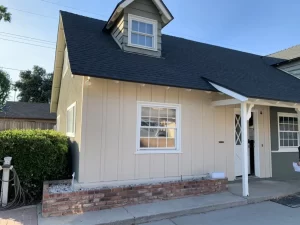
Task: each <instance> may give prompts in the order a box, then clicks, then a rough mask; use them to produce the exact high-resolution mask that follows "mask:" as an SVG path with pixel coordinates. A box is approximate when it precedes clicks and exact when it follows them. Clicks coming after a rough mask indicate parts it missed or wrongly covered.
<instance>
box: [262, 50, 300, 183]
mask: <svg viewBox="0 0 300 225" xmlns="http://www.w3.org/2000/svg"><path fill="white" fill-rule="evenodd" d="M268 57H271V58H272V60H274V62H272V65H273V66H274V67H276V68H278V69H280V70H282V71H284V72H286V73H288V74H290V75H292V76H295V77H297V78H300V45H296V46H293V47H291V48H288V49H285V50H282V51H279V52H275V53H273V54H270V55H268ZM285 116H287V117H285ZM290 117H293V118H296V117H297V112H296V111H295V109H291V108H284V107H270V120H271V122H270V124H271V127H270V130H271V150H272V171H273V177H278V178H285V179H289V178H296V177H297V178H299V176H297V175H298V174H297V173H295V172H294V171H293V170H292V169H291V168H289V167H290V164H291V161H293V160H295V159H296V158H297V157H299V155H298V151H297V149H295V148H281V147H280V146H281V144H284V145H285V146H286V147H287V140H280V141H281V142H286V144H285V143H280V142H279V136H278V132H280V135H282V136H283V138H284V136H285V137H288V135H290V136H291V135H292V134H291V133H290V132H282V131H280V129H281V128H280V124H279V123H280V122H278V120H279V121H280V120H282V119H283V118H285V120H287V118H290ZM278 124H279V126H278ZM281 126H282V125H281ZM296 128H297V129H296V130H295V131H294V135H295V137H297V140H298V138H299V137H298V136H296V134H295V132H297V131H298V127H296ZM289 138H290V137H289ZM289 140H290V139H289ZM295 145H296V143H295ZM297 145H299V144H298V143H297Z"/></svg>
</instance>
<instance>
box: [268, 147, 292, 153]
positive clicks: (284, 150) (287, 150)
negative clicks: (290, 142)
mask: <svg viewBox="0 0 300 225" xmlns="http://www.w3.org/2000/svg"><path fill="white" fill-rule="evenodd" d="M283 152H298V148H280V149H278V151H272V153H283Z"/></svg>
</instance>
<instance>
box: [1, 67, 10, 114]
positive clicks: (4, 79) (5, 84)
mask: <svg viewBox="0 0 300 225" xmlns="http://www.w3.org/2000/svg"><path fill="white" fill-rule="evenodd" d="M10 87H11V81H10V77H9V75H8V73H6V72H5V71H3V70H0V111H1V109H2V107H3V106H4V104H5V102H6V100H7V98H8V96H9V92H10Z"/></svg>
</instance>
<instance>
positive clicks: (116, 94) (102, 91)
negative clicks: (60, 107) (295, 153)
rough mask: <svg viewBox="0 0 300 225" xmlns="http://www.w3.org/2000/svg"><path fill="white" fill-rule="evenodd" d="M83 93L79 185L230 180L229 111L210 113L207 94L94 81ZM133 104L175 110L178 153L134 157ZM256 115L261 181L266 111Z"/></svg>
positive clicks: (231, 143)
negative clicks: (218, 176)
mask: <svg viewBox="0 0 300 225" xmlns="http://www.w3.org/2000/svg"><path fill="white" fill-rule="evenodd" d="M86 88H87V89H88V91H87V94H88V97H87V99H88V100H87V101H88V102H87V107H86V108H85V109H84V110H86V112H85V113H86V116H87V118H88V121H89V122H88V124H87V126H86V130H85V132H86V134H85V136H86V143H87V144H86V145H85V148H84V149H82V151H84V152H85V157H84V165H85V169H84V171H85V174H84V181H85V182H109V181H111V182H113V181H124V180H139V179H155V178H168V177H180V176H200V175H205V174H206V173H211V172H214V171H219V172H226V175H227V176H228V178H229V179H230V180H233V179H234V178H235V176H234V108H235V106H234V107H233V106H231V107H212V106H211V100H212V95H213V94H207V93H205V92H204V91H196V90H192V91H187V90H185V89H180V88H172V87H171V88H169V89H168V88H166V87H162V86H155V85H141V84H137V83H130V82H119V83H116V82H114V81H111V80H105V79H95V80H93V84H92V85H91V86H86ZM137 101H146V102H160V103H175V104H180V105H181V150H182V153H180V154H136V148H137V146H136V133H137V131H136V128H137ZM238 107H239V106H236V108H238ZM259 110H261V111H262V112H263V113H262V114H260V113H258V115H259V119H258V121H259V139H260V141H261V142H262V143H261V144H263V146H264V147H262V148H261V149H260V157H261V167H264V169H262V170H264V171H263V172H262V174H263V176H264V177H268V176H269V174H270V169H267V168H269V166H267V168H266V165H265V161H264V160H266V157H269V159H267V162H268V160H270V154H269V153H268V150H269V148H270V140H269V137H268V135H267V134H266V132H268V131H269V129H267V127H268V126H269V124H268V122H266V121H269V119H268V118H269V117H268V112H269V110H268V108H267V107H260V108H259ZM219 141H224V143H219ZM268 163H269V162H268Z"/></svg>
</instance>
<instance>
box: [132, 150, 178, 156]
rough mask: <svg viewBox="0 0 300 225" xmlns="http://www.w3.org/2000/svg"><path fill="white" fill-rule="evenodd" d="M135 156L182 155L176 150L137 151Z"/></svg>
mask: <svg viewBox="0 0 300 225" xmlns="http://www.w3.org/2000/svg"><path fill="white" fill-rule="evenodd" d="M135 154H136V155H143V154H182V152H181V151H178V150H138V151H136V152H135Z"/></svg>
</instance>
